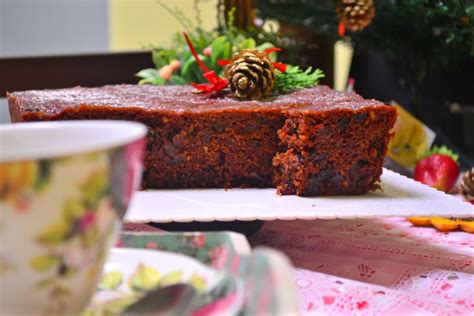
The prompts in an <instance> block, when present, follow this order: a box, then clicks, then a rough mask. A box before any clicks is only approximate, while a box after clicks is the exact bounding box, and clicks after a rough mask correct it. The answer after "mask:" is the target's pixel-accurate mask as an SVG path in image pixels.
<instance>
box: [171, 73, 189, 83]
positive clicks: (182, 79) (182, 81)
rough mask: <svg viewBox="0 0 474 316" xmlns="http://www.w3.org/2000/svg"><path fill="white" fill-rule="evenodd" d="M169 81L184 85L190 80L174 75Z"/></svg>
mask: <svg viewBox="0 0 474 316" xmlns="http://www.w3.org/2000/svg"><path fill="white" fill-rule="evenodd" d="M169 83H170V84H175V85H184V84H187V83H188V82H187V81H186V79H184V78H183V77H181V76H178V75H172V76H171V78H170V80H169Z"/></svg>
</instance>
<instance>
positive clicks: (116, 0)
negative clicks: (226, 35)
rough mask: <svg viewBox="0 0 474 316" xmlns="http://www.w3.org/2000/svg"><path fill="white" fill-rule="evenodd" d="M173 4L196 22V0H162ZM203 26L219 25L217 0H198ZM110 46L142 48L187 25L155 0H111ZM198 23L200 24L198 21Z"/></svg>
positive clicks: (170, 35)
mask: <svg viewBox="0 0 474 316" xmlns="http://www.w3.org/2000/svg"><path fill="white" fill-rule="evenodd" d="M161 2H162V3H164V4H165V5H166V6H168V7H170V8H173V9H174V8H177V9H179V10H180V11H182V12H183V15H184V16H185V17H186V18H188V19H189V20H190V21H191V22H193V23H194V22H195V21H196V19H195V10H194V8H193V6H194V2H195V1H194V0H161ZM198 8H199V10H200V12H201V18H202V24H201V25H200V26H201V27H202V28H204V29H206V30H211V29H213V28H214V27H215V26H216V25H217V19H216V17H217V0H199V6H198ZM109 12H110V15H109V17H110V20H109V29H110V42H109V43H110V49H111V50H113V51H117V50H118V51H123V50H137V49H143V48H144V47H146V46H149V45H150V44H153V45H160V44H165V43H167V42H169V41H170V39H171V37H172V35H173V34H174V33H175V32H177V31H180V32H181V31H185V28H184V27H183V25H182V24H180V21H178V20H177V19H176V18H175V17H174V16H173V15H172V14H170V13H169V12H167V11H166V10H165V9H164V8H163V7H162V6H160V5H159V4H158V1H156V0H109ZM196 26H197V25H196Z"/></svg>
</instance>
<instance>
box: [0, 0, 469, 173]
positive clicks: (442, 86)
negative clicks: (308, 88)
mask: <svg viewBox="0 0 474 316" xmlns="http://www.w3.org/2000/svg"><path fill="white" fill-rule="evenodd" d="M233 8H234V9H233ZM231 10H234V11H232V19H231V21H229V12H230V11H231ZM229 23H230V24H232V25H231V26H232V27H234V28H235V32H236V34H240V33H242V34H243V36H244V37H245V39H248V38H253V39H255V42H256V45H259V44H265V43H268V42H269V43H272V44H273V45H274V46H279V47H282V48H284V51H283V52H282V53H281V54H280V55H279V57H278V58H279V60H281V61H283V62H287V63H291V64H294V65H300V66H301V67H303V68H305V67H308V66H312V67H316V68H321V69H322V70H323V71H324V72H325V74H326V77H325V78H324V79H323V83H324V84H327V85H330V86H332V87H334V88H336V89H338V90H345V89H353V90H355V91H356V92H357V93H359V94H361V95H362V96H364V97H366V98H376V99H379V100H381V101H384V102H387V103H388V102H396V103H398V104H400V105H401V106H402V107H403V108H405V109H406V110H407V111H408V112H409V113H411V115H413V116H414V117H416V118H417V119H419V120H420V121H421V122H423V124H424V125H426V127H427V128H429V129H430V130H431V131H433V132H434V134H435V135H436V136H435V140H434V142H435V143H439V144H444V145H447V146H448V147H450V148H454V149H455V150H456V151H457V152H459V153H460V154H461V160H462V162H463V163H464V164H472V157H473V156H474V79H473V77H472V76H473V73H474V57H473V56H474V2H473V1H470V0H451V1H442V0H437V1H431V0H374V1H372V0H370V1H369V0H366V1H360V0H319V1H310V0H286V1H285V0H161V1H160V0H0V90H1V91H0V93H1V95H0V96H1V98H0V121H1V122H8V121H9V115H8V110H7V105H6V101H5V98H3V96H4V95H5V93H6V92H7V91H14V90H25V89H43V88H61V87H70V86H74V85H85V86H95V85H103V84H107V83H111V84H112V83H137V82H138V80H139V78H137V77H136V75H135V74H136V73H137V72H138V71H140V70H141V69H147V68H156V69H157V70H159V66H160V65H158V64H157V62H156V59H155V58H152V54H151V52H152V51H154V52H155V53H156V52H157V51H160V49H162V48H167V49H170V50H172V49H173V47H175V46H173V45H175V44H174V43H175V42H176V40H175V38H176V34H177V33H178V34H179V32H182V31H183V30H186V31H188V32H190V33H192V32H197V33H196V34H197V35H196V36H201V37H202V39H203V41H204V44H205V41H206V40H207V39H208V38H209V37H210V36H214V37H215V36H217V35H220V34H222V32H225V30H226V27H228V26H229ZM200 32H201V33H200ZM239 32H240V33H239ZM153 56H156V55H153ZM349 78H351V80H349ZM160 82H161V81H160ZM155 83H156V82H155Z"/></svg>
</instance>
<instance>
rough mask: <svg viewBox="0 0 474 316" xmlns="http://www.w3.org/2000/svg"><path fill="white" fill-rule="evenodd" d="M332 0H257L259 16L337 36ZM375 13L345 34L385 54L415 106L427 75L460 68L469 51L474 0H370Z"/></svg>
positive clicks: (473, 48) (473, 42)
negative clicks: (369, 20)
mask: <svg viewBox="0 0 474 316" xmlns="http://www.w3.org/2000/svg"><path fill="white" fill-rule="evenodd" d="M336 3H337V1H336V0H320V1H307V0H259V1H258V6H259V10H260V13H261V15H262V18H264V19H267V18H269V19H277V20H279V21H284V22H286V23H290V24H296V25H301V24H303V25H304V26H308V27H311V28H312V29H314V30H315V31H317V32H318V33H319V34H325V35H329V36H331V37H332V38H334V39H336V38H337V36H338V35H337V34H338V32H337V28H338V19H337V13H336ZM374 5H375V18H374V20H373V21H372V23H371V24H370V25H369V26H368V27H367V28H366V29H364V30H363V31H360V32H354V33H352V32H350V31H349V30H347V35H348V36H347V37H346V39H349V40H350V41H351V42H352V43H353V44H354V46H355V47H356V49H358V50H361V49H362V50H364V49H365V50H370V51H375V52H378V53H380V54H381V55H383V56H385V57H386V58H387V60H388V61H390V62H392V63H393V64H394V65H395V66H396V67H397V68H398V69H399V70H400V71H401V73H402V75H403V76H404V79H405V80H406V82H407V84H408V86H409V88H410V90H411V92H412V95H413V102H414V105H415V107H416V111H417V112H418V113H419V114H420V113H421V112H422V109H423V104H424V100H423V95H424V90H425V83H426V80H427V78H428V77H429V76H432V75H435V74H438V75H439V73H443V72H450V71H452V70H456V69H460V68H461V67H462V65H463V64H465V62H466V61H467V59H468V58H472V57H473V56H474V0H391V1H388V0H374Z"/></svg>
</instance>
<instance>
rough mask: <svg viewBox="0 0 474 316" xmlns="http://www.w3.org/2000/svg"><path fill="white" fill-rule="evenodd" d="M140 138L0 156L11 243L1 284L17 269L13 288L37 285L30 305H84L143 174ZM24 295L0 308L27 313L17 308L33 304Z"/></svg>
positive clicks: (1, 195)
mask: <svg viewBox="0 0 474 316" xmlns="http://www.w3.org/2000/svg"><path fill="white" fill-rule="evenodd" d="M131 145H132V144H131ZM135 145H136V146H135ZM142 145H143V142H141V141H139V142H135V143H134V144H133V147H134V148H129V147H130V145H129V146H125V147H120V148H115V149H110V150H104V151H98V152H93V153H87V154H79V155H74V156H68V157H60V158H54V159H43V160H37V161H23V162H11V163H0V209H1V210H0V234H1V235H2V242H4V241H6V240H8V241H10V243H11V245H8V244H6V243H5V245H2V247H0V283H3V284H4V285H2V286H1V287H2V289H1V290H2V291H6V284H12V283H14V282H15V281H14V280H15V277H18V276H19V277H20V278H19V279H21V281H19V282H17V284H15V288H16V290H17V291H25V292H26V291H31V292H33V293H35V294H34V299H35V300H36V302H35V303H33V302H32V303H31V306H33V305H34V304H37V305H41V306H42V307H43V309H42V310H40V311H35V314H43V315H51V314H54V315H69V314H75V313H77V312H79V311H80V310H81V309H82V308H84V306H85V305H86V304H87V301H88V300H89V299H90V296H91V295H92V294H93V291H94V288H95V285H96V282H97V280H98V278H99V276H100V273H101V270H102V266H103V263H104V261H105V259H106V256H107V252H108V250H109V248H110V246H111V245H112V244H113V243H114V241H115V238H116V235H117V232H118V231H119V228H120V224H119V223H120V220H121V218H122V216H123V214H124V213H125V210H126V207H127V205H128V202H129V200H130V192H129V191H130V190H131V188H136V186H137V182H138V181H139V179H140V174H141V162H140V160H139V159H140V148H141V147H140V146H142ZM134 155H135V156H134ZM132 158H133V161H132ZM117 162H120V163H117ZM125 194H127V196H125ZM14 226H16V227H14ZM15 230H24V232H25V233H24V234H23V235H21V236H19V234H17V232H16V231H15ZM77 289H82V290H81V293H78V290H77ZM15 300H16V301H15ZM10 301H14V302H10ZM38 302H46V303H38ZM20 303H21V302H20V299H19V298H18V299H13V300H10V299H9V300H8V302H7V299H5V303H2V304H1V306H0V314H1V313H3V312H6V313H8V312H9V311H13V312H16V313H29V312H30V310H28V309H25V310H20V311H17V310H16V308H30V307H28V306H27V305H28V304H24V305H25V306H26V307H22V306H21V304H20ZM46 305H47V306H46ZM19 306H20V307H19ZM4 309H6V310H4Z"/></svg>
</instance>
